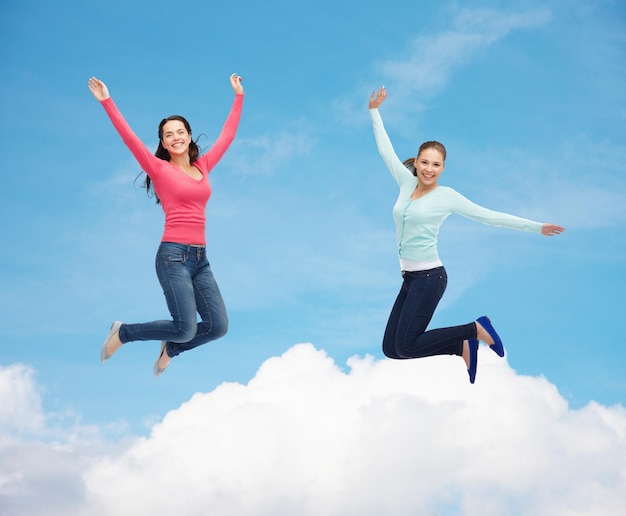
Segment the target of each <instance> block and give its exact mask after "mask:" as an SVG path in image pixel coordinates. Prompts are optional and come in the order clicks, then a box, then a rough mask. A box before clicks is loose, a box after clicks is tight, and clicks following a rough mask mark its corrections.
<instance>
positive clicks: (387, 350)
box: [383, 281, 408, 360]
mask: <svg viewBox="0 0 626 516" xmlns="http://www.w3.org/2000/svg"><path fill="white" fill-rule="evenodd" d="M407 292H408V289H407V287H406V282H405V281H403V282H402V286H401V287H400V292H398V296H397V297H396V301H395V302H394V304H393V308H392V309H391V314H389V320H388V321H387V327H386V328H385V334H384V336H383V353H384V354H385V356H387V357H389V358H395V359H397V360H400V359H403V358H405V357H401V356H400V355H398V353H397V352H396V334H397V331H398V321H399V320H400V314H401V313H402V308H403V307H404V302H405V300H406V295H407Z"/></svg>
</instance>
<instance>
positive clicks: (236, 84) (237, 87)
mask: <svg viewBox="0 0 626 516" xmlns="http://www.w3.org/2000/svg"><path fill="white" fill-rule="evenodd" d="M241 81H243V79H242V78H241V77H240V76H239V75H237V74H236V73H234V74H232V75H231V76H230V85H231V86H232V87H233V91H234V92H235V93H238V94H240V95H243V86H242V85H241Z"/></svg>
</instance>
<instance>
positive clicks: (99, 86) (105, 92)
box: [87, 77, 110, 102]
mask: <svg viewBox="0 0 626 516" xmlns="http://www.w3.org/2000/svg"><path fill="white" fill-rule="evenodd" d="M87 86H88V87H89V89H90V90H91V93H93V96H94V97H96V100H97V101H99V102H102V101H103V100H106V99H108V98H109V96H110V95H109V89H108V88H107V87H106V84H104V83H103V82H102V81H101V80H99V79H96V78H95V77H91V78H90V79H89V82H87Z"/></svg>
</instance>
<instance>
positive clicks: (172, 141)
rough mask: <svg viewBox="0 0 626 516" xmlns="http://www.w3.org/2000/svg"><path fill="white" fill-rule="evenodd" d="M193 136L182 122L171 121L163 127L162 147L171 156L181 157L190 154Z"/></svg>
mask: <svg viewBox="0 0 626 516" xmlns="http://www.w3.org/2000/svg"><path fill="white" fill-rule="evenodd" d="M190 142H191V134H189V131H187V128H186V127H185V124H184V123H183V122H181V121H180V120H170V121H168V122H166V123H165V124H164V125H163V136H162V137H161V145H163V148H164V149H165V150H166V151H167V152H169V153H170V156H181V155H185V154H187V153H188V152H189V143H190Z"/></svg>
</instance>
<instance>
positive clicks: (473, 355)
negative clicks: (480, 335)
mask: <svg viewBox="0 0 626 516" xmlns="http://www.w3.org/2000/svg"><path fill="white" fill-rule="evenodd" d="M467 345H468V347H469V353H470V360H469V362H470V366H469V369H468V370H467V373H468V374H469V380H470V383H474V381H475V380H476V368H477V367H478V339H469V340H468V341H467Z"/></svg>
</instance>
